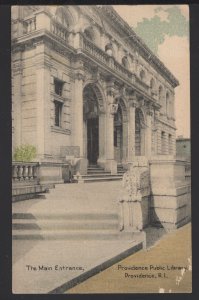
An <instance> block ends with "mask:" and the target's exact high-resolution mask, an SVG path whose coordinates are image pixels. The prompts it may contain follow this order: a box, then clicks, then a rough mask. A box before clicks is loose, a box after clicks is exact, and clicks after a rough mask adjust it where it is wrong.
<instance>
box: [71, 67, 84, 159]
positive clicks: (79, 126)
mask: <svg viewBox="0 0 199 300" xmlns="http://www.w3.org/2000/svg"><path fill="white" fill-rule="evenodd" d="M83 81H84V74H83V72H81V70H79V71H77V72H76V73H75V84H74V115H73V125H74V132H73V134H74V145H75V146H79V151H80V152H79V153H80V158H83V155H84V143H83V136H84V126H83Z"/></svg>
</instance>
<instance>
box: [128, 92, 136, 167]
mask: <svg viewBox="0 0 199 300" xmlns="http://www.w3.org/2000/svg"><path fill="white" fill-rule="evenodd" d="M136 99H137V98H136V96H134V97H131V98H129V104H130V105H129V135H128V162H132V161H133V158H134V157H135V108H136V103H137V102H136Z"/></svg>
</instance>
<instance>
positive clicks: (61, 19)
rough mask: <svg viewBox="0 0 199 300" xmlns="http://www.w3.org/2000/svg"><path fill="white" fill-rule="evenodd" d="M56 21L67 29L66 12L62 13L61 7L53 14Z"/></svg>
mask: <svg viewBox="0 0 199 300" xmlns="http://www.w3.org/2000/svg"><path fill="white" fill-rule="evenodd" d="M55 18H56V20H57V21H58V22H59V23H61V24H62V25H64V26H65V27H69V21H68V17H67V14H66V12H65V11H64V9H63V7H59V8H58V9H57V11H56V14H55Z"/></svg>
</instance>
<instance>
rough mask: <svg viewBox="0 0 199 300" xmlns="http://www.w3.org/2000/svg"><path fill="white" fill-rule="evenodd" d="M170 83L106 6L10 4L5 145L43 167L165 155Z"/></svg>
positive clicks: (171, 150) (171, 131)
mask: <svg viewBox="0 0 199 300" xmlns="http://www.w3.org/2000/svg"><path fill="white" fill-rule="evenodd" d="M178 84H179V83H178V80H177V79H176V78H175V77H174V76H173V75H172V74H171V72H170V71H169V70H168V69H167V68H166V67H165V66H164V64H163V63H162V62H161V61H160V60H159V59H158V58H157V57H156V56H155V55H154V54H153V53H152V52H151V51H150V50H149V48H148V47H147V46H146V45H145V44H144V42H143V41H142V40H141V39H140V38H139V37H138V36H137V35H136V34H135V32H134V31H133V30H132V29H131V28H130V27H129V25H128V24H127V23H126V22H125V21H124V20H123V19H122V18H121V17H120V16H119V15H118V14H117V13H116V11H115V10H114V9H113V8H112V7H111V6H67V5H66V6H15V7H12V95H13V98H12V101H13V111H12V117H13V148H15V147H17V146H19V145H22V144H30V145H35V146H36V148H37V160H39V161H40V162H43V163H48V166H49V164H50V163H51V164H54V166H55V165H56V164H62V163H63V162H64V161H66V158H67V156H68V157H71V156H74V157H75V158H76V159H78V160H79V162H80V163H79V170H80V171H81V173H82V174H84V173H86V171H87V164H98V165H100V166H103V167H104V168H105V170H107V171H111V173H112V174H114V173H116V172H117V164H119V163H120V164H123V165H125V164H127V163H129V162H132V161H133V160H134V158H135V157H137V156H144V157H147V159H150V158H152V157H153V156H156V155H164V156H165V155H175V153H176V148H175V147H176V146H175V145H176V142H175V130H176V128H175V114H174V101H175V99H174V98H175V93H174V89H175V87H176V86H177V85H178ZM56 172H58V173H59V171H58V169H57V170H56ZM56 172H55V173H56ZM58 175H59V174H58ZM58 175H57V176H58ZM54 176H55V177H56V174H55V175H54Z"/></svg>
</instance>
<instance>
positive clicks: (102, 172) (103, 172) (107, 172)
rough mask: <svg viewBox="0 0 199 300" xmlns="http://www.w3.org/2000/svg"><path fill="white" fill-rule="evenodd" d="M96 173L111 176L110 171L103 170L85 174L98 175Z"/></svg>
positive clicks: (89, 171) (90, 171)
mask: <svg viewBox="0 0 199 300" xmlns="http://www.w3.org/2000/svg"><path fill="white" fill-rule="evenodd" d="M98 173H100V174H111V172H110V171H104V170H101V169H99V170H97V169H96V170H88V172H87V174H98Z"/></svg>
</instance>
